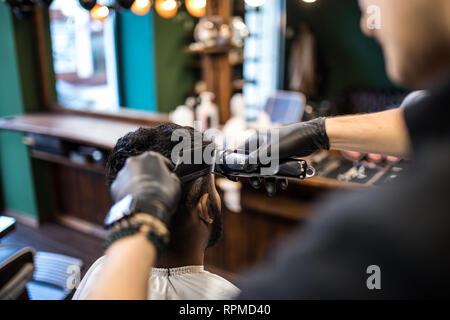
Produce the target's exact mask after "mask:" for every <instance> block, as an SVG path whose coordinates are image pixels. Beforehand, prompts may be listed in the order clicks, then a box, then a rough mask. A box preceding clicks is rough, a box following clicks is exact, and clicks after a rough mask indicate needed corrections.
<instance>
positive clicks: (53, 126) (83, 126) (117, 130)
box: [0, 113, 142, 150]
mask: <svg viewBox="0 0 450 320" xmlns="http://www.w3.org/2000/svg"><path fill="white" fill-rule="evenodd" d="M141 126H142V125H140V124H133V123H130V122H126V121H118V120H112V119H100V118H93V117H89V116H81V115H70V114H57V113H36V114H26V115H20V116H15V117H7V118H0V129H4V130H12V131H21V132H25V133H36V134H43V135H48V136H53V137H58V138H61V139H64V140H68V141H72V142H76V143H81V144H85V145H88V146H93V147H96V148H101V149H105V150H112V149H113V148H114V146H115V145H116V142H117V140H118V139H119V138H120V137H122V136H124V135H125V134H127V133H128V132H130V131H135V130H137V129H138V128H140V127H141Z"/></svg>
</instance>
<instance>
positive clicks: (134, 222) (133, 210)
mask: <svg viewBox="0 0 450 320" xmlns="http://www.w3.org/2000/svg"><path fill="white" fill-rule="evenodd" d="M137 203H138V199H137V197H135V196H133V195H131V194H130V195H127V196H125V197H124V198H122V199H121V200H120V201H118V202H117V203H116V204H114V205H113V206H112V207H111V209H110V210H109V212H108V214H107V216H106V218H105V228H106V229H107V237H106V247H109V246H110V245H111V244H112V243H113V242H114V241H116V240H119V239H121V238H124V237H127V236H132V235H135V234H137V233H139V232H142V233H145V234H146V236H147V239H148V240H149V241H151V242H152V243H153V244H154V245H155V247H156V248H157V250H158V252H159V253H160V252H161V250H162V249H163V248H164V247H165V246H166V245H167V244H168V242H169V230H168V229H167V227H166V225H165V224H164V223H163V222H161V220H159V219H158V218H157V216H156V217H155V216H153V212H150V211H149V212H145V211H143V210H142V209H140V208H139V206H138V205H137ZM155 205H156V207H155V209H152V211H153V210H158V208H157V207H158V204H155ZM151 207H152V208H153V207H154V206H153V205H152V206H151Z"/></svg>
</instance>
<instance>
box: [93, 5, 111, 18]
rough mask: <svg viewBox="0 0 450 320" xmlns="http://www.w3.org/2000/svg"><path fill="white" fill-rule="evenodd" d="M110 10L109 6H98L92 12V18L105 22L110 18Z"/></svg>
mask: <svg viewBox="0 0 450 320" xmlns="http://www.w3.org/2000/svg"><path fill="white" fill-rule="evenodd" d="M108 15H109V9H108V7H107V6H103V5H101V4H96V5H95V6H94V8H92V10H91V17H92V18H93V19H95V20H98V21H105V20H106V18H108Z"/></svg>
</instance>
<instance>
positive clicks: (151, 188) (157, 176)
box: [111, 151, 181, 225]
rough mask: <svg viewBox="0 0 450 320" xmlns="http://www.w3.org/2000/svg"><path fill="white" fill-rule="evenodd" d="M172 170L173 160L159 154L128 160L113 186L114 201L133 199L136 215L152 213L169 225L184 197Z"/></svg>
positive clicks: (146, 154)
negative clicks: (128, 196) (129, 197)
mask: <svg viewBox="0 0 450 320" xmlns="http://www.w3.org/2000/svg"><path fill="white" fill-rule="evenodd" d="M172 167H173V165H172V163H171V162H170V161H169V159H167V158H165V157H164V156H162V155H161V154H159V153H156V152H151V151H150V152H145V153H143V154H141V155H139V156H136V157H131V158H128V159H127V161H126V163H125V166H124V167H123V168H122V170H120V172H119V174H118V175H117V178H116V180H115V181H114V183H113V184H112V185H111V196H112V198H113V201H114V202H117V201H119V200H121V199H122V198H124V197H125V196H127V195H132V196H133V199H134V200H135V205H136V208H135V210H134V211H135V212H142V213H148V214H150V215H153V216H155V217H157V218H158V219H160V220H161V221H162V222H164V223H165V224H166V225H169V223H170V219H171V218H172V215H173V213H174V212H175V210H176V209H177V206H178V202H179V200H180V195H181V185H180V181H179V179H178V177H177V176H176V175H175V174H174V173H173V172H172V171H171V170H170V168H172Z"/></svg>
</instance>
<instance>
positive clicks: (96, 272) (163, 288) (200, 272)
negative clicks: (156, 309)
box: [73, 257, 240, 300]
mask: <svg viewBox="0 0 450 320" xmlns="http://www.w3.org/2000/svg"><path fill="white" fill-rule="evenodd" d="M103 260H104V257H101V258H100V259H98V260H97V261H96V262H95V263H94V264H93V265H92V266H91V268H90V269H89V270H88V272H87V273H86V275H85V276H84V278H83V280H82V281H81V283H80V285H79V286H78V288H77V290H76V292H75V294H74V296H73V300H83V299H86V297H87V296H88V294H89V292H90V291H91V289H92V287H93V285H94V283H95V282H96V280H97V279H98V277H99V276H100V274H101V272H102V268H103ZM148 284H149V288H148V299H149V300H228V299H232V298H234V297H236V296H237V295H238V294H239V292H240V290H239V289H238V288H237V287H236V286H235V285H233V284H232V283H231V282H229V281H227V280H225V279H224V278H222V277H220V276H218V275H216V274H213V273H210V272H208V271H205V270H204V268H203V266H186V267H180V268H170V269H161V268H153V269H152V275H151V276H150V280H149V283H148Z"/></svg>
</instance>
